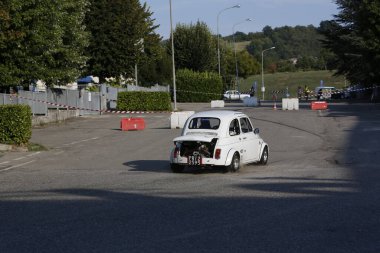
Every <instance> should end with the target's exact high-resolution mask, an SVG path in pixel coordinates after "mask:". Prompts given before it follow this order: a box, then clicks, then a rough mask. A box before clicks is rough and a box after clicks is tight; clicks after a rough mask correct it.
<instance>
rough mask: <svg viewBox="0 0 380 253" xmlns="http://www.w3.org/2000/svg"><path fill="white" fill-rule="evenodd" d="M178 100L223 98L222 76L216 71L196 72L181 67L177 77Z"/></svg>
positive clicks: (191, 100) (206, 100) (193, 100)
mask: <svg viewBox="0 0 380 253" xmlns="http://www.w3.org/2000/svg"><path fill="white" fill-rule="evenodd" d="M176 86H177V87H176V88H177V92H176V95H177V101H178V102H210V101H211V100H217V99H221V97H222V94H223V82H222V78H221V77H220V76H219V75H218V74H217V73H214V72H202V73H200V72H194V71H191V70H188V69H181V70H179V71H178V73H177V78H176Z"/></svg>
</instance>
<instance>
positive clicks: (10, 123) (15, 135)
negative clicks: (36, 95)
mask: <svg viewBox="0 0 380 253" xmlns="http://www.w3.org/2000/svg"><path fill="white" fill-rule="evenodd" d="M31 136H32V112H31V109H30V107H29V106H27V105H1V106H0V143H3V144H16V145H22V144H27V143H28V142H29V139H30V138H31Z"/></svg>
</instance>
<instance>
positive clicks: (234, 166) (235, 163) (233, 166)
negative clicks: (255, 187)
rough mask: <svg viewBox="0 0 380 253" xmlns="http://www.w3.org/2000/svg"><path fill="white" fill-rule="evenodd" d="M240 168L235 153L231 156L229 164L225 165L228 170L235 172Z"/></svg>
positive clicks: (238, 158)
mask: <svg viewBox="0 0 380 253" xmlns="http://www.w3.org/2000/svg"><path fill="white" fill-rule="evenodd" d="M239 169H240V156H239V155H238V153H235V154H234V156H233V157H232V161H231V164H230V165H228V166H227V170H228V171H229V172H237V171H238V170H239Z"/></svg>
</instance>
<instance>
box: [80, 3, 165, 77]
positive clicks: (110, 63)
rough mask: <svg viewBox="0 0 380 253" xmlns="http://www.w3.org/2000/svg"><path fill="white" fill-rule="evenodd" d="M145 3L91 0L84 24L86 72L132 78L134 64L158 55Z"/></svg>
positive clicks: (157, 45)
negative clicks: (89, 35) (86, 36)
mask: <svg viewBox="0 0 380 253" xmlns="http://www.w3.org/2000/svg"><path fill="white" fill-rule="evenodd" d="M152 14H153V13H152V12H150V10H149V8H148V7H147V5H146V3H144V5H141V4H140V2H139V1H138V0H91V5H90V11H89V12H88V13H87V15H86V25H87V28H88V31H89V32H90V33H91V38H90V46H89V49H88V56H89V58H90V60H89V61H88V64H87V72H88V74H93V75H97V76H99V77H100V79H101V80H104V79H105V78H106V77H116V78H120V77H121V76H123V77H132V76H134V66H135V64H137V65H139V64H140V63H144V62H147V61H149V60H156V59H157V58H159V57H160V56H159V55H160V53H159V51H160V39H161V38H160V36H159V35H158V34H156V33H155V31H154V30H155V29H156V28H157V26H155V25H154V24H153V22H154V20H153V19H152V18H151V16H152Z"/></svg>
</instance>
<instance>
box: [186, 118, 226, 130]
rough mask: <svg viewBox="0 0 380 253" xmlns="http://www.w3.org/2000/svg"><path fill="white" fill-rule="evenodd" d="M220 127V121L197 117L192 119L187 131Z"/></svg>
mask: <svg viewBox="0 0 380 253" xmlns="http://www.w3.org/2000/svg"><path fill="white" fill-rule="evenodd" d="M219 125H220V119H218V118H209V117H199V118H194V119H192V120H191V121H190V123H189V129H218V128H219Z"/></svg>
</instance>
